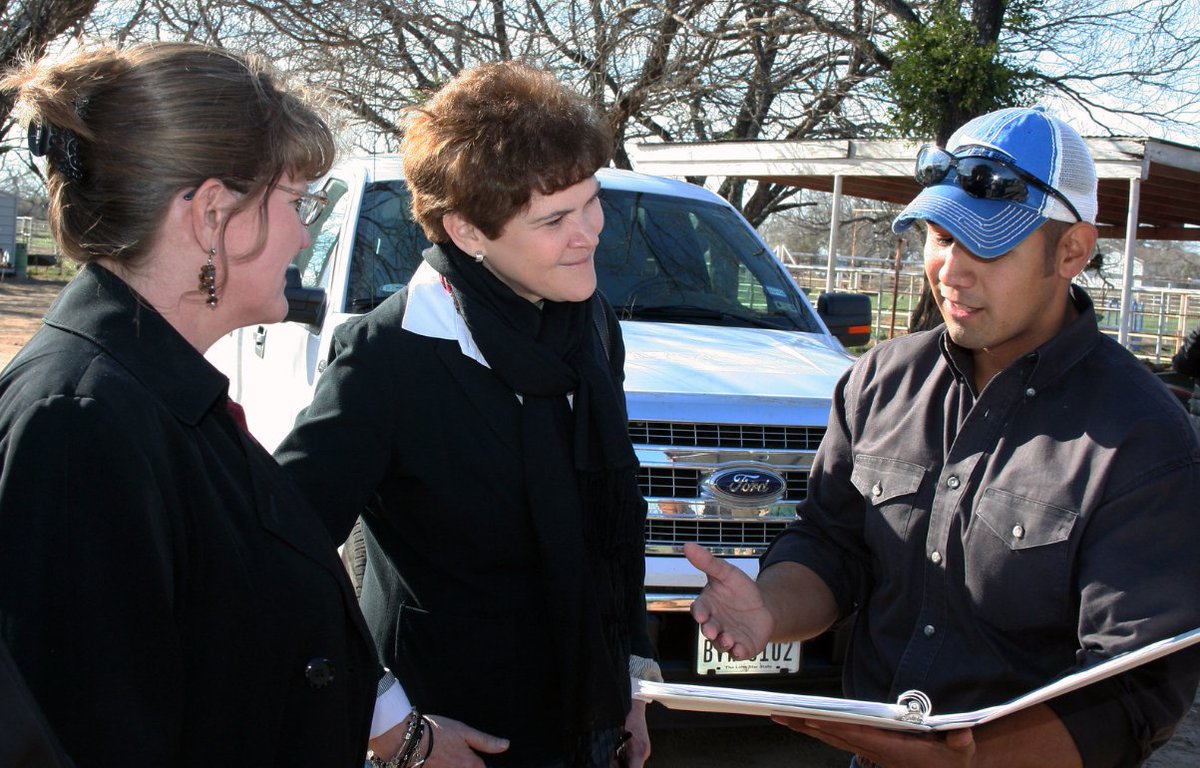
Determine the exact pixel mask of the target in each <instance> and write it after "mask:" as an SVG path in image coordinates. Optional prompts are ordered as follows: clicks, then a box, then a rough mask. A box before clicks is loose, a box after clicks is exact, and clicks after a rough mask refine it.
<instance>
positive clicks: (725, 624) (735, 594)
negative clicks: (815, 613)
mask: <svg viewBox="0 0 1200 768" xmlns="http://www.w3.org/2000/svg"><path fill="white" fill-rule="evenodd" d="M683 554H684V555H685V556H686V557H687V559H688V562H689V563H691V564H692V565H693V566H694V567H695V568H696V569H697V570H699V571H701V572H703V573H704V575H705V576H707V577H708V585H707V586H705V587H704V591H702V592H701V593H700V596H699V597H697V598H696V599H695V601H693V602H692V618H694V619H695V620H696V623H697V624H699V625H700V632H701V633H702V634H703V635H704V636H705V637H706V638H708V639H709V640H711V641H712V643H713V645H715V646H716V647H717V648H719V649H720V650H722V651H725V652H726V653H729V654H732V655H733V657H734V658H735V659H749V658H751V657H753V656H757V655H758V654H759V653H761V652H762V650H763V648H765V647H766V646H767V641H768V640H770V639H771V635H772V633H773V631H774V629H775V618H774V617H773V616H772V615H771V611H770V610H769V609H768V608H767V605H766V603H765V602H764V601H763V595H762V593H761V592H760V591H759V588H758V585H757V584H755V583H754V580H753V579H751V578H750V577H749V576H747V575H746V573H745V572H744V571H742V570H740V569H739V568H736V567H735V566H732V565H730V564H729V563H727V562H725V561H724V560H721V559H720V558H718V557H714V556H713V554H712V553H711V552H709V551H708V550H707V549H705V548H704V547H702V546H700V545H699V544H692V543H688V544H685V545H684V546H683Z"/></svg>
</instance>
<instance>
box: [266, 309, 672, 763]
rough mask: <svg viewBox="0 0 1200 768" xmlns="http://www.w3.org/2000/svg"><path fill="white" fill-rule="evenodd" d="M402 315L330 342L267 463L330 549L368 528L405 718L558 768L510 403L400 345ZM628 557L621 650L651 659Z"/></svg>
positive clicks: (552, 669) (477, 378)
mask: <svg viewBox="0 0 1200 768" xmlns="http://www.w3.org/2000/svg"><path fill="white" fill-rule="evenodd" d="M404 307H405V296H404V294H397V295H396V296H393V297H391V298H390V299H388V300H387V301H385V302H384V303H383V304H382V305H380V306H379V307H378V308H377V309H375V310H374V311H373V312H371V313H370V314H368V315H365V316H363V317H361V318H356V319H354V320H351V321H350V322H349V323H347V324H346V325H344V326H343V327H342V328H340V329H339V330H338V332H337V333H336V335H335V338H334V349H333V351H332V353H331V362H330V365H329V367H328V369H327V370H326V371H325V373H324V374H323V376H322V378H321V380H320V382H319V383H318V386H317V391H316V395H315V397H314V400H313V404H312V406H311V407H310V408H309V409H307V410H306V411H305V412H304V413H302V414H301V416H300V417H299V418H298V419H297V422H296V427H295V429H294V430H293V432H292V433H291V434H290V435H289V436H288V437H287V438H285V440H284V441H283V443H282V444H281V445H280V447H279V449H278V450H277V451H276V458H278V459H279V461H280V464H282V465H283V467H284V468H285V469H286V470H288V472H289V473H290V474H291V475H292V478H293V480H295V481H296V482H297V483H298V484H299V485H300V486H301V487H302V488H303V489H304V491H305V493H306V494H307V495H308V497H309V501H311V502H312V503H313V504H314V506H316V508H317V511H318V512H319V513H320V514H321V516H322V517H323V518H325V519H326V520H327V522H328V523H329V525H330V527H331V535H332V536H333V537H334V538H335V539H336V538H338V537H343V536H345V535H346V534H347V533H348V532H349V530H350V527H351V526H352V525H353V523H354V521H355V518H356V517H357V516H358V515H359V513H360V512H362V513H363V518H364V520H365V522H366V539H367V554H368V565H367V571H366V576H365V578H364V583H363V592H362V605H363V611H364V613H365V614H366V616H367V623H368V624H369V625H370V626H371V631H372V633H373V634H374V636H375V641H376V645H377V647H378V648H379V651H380V654H381V655H382V657H383V661H384V663H385V664H386V665H387V666H388V667H389V668H391V669H392V670H393V671H394V672H395V673H396V676H397V677H398V678H399V680H400V681H401V683H402V684H403V686H404V689H405V691H406V693H407V694H408V695H409V697H410V698H411V700H412V701H413V703H414V704H415V705H416V706H417V707H418V708H419V709H421V710H422V711H424V712H428V713H431V714H443V715H447V716H449V717H453V718H455V719H458V720H462V721H463V722H465V723H467V724H468V725H470V726H473V727H475V728H479V729H481V730H484V731H486V732H489V733H492V734H494V735H497V736H501V737H504V738H508V739H510V740H511V747H510V749H509V751H508V752H506V753H505V754H503V755H500V756H496V757H491V756H488V757H487V758H486V759H487V760H488V763H489V764H495V765H536V764H539V763H542V762H546V761H548V760H550V759H554V758H561V757H562V755H563V752H562V750H561V744H562V739H563V736H564V733H565V728H566V726H565V724H564V723H563V712H564V709H565V707H564V706H563V701H562V696H563V694H562V691H561V690H560V677H559V672H558V669H557V667H556V658H557V654H556V649H555V647H554V638H555V632H554V628H553V623H552V622H553V620H554V616H553V615H552V614H553V611H552V610H550V609H549V607H548V605H547V595H548V592H549V590H548V588H547V583H546V578H545V572H544V570H543V569H544V567H545V566H544V564H543V563H542V562H541V560H540V557H539V555H538V537H537V534H536V532H535V531H534V528H533V523H532V516H531V512H530V508H529V504H528V499H527V497H526V493H525V487H524V473H523V470H522V460H523V459H522V455H521V447H520V445H521V441H520V431H519V430H520V422H519V418H520V411H519V409H520V403H519V401H518V400H517V398H516V396H515V394H514V393H513V391H512V390H511V389H509V388H508V387H507V386H505V385H504V384H503V383H502V382H501V381H500V379H499V378H498V377H497V376H496V375H495V374H494V373H493V372H492V371H491V370H490V369H489V368H486V367H485V366H483V365H481V364H480V363H478V362H476V361H475V360H473V359H471V358H469V357H467V356H465V355H464V354H463V353H462V351H461V350H460V348H459V346H458V342H457V341H454V340H448V339H440V338H432V337H427V336H421V335H417V334H414V333H411V332H409V331H406V330H404V329H402V328H401V322H402V318H403V316H404ZM608 323H609V327H608V329H607V334H608V336H609V339H610V343H609V347H610V352H609V360H608V361H607V364H608V365H609V367H610V369H611V370H612V372H613V376H614V377H615V378H616V379H617V380H618V381H619V380H620V378H621V375H622V374H621V370H622V365H623V362H624V347H623V345H622V342H621V337H620V328H619V326H618V325H617V323H616V319H615V317H614V316H612V314H611V310H609V315H608ZM597 348H598V349H599V348H600V345H597ZM598 354H604V352H603V350H602V349H600V350H599V351H598ZM364 508H365V511H364ZM640 525H641V523H640V522H639V523H638V526H639V527H638V530H637V531H636V533H635V535H634V536H631V537H630V538H631V539H632V540H634V541H635V542H640V541H641V540H642V537H641V528H640ZM635 546H636V547H637V551H636V552H635V553H633V557H632V560H633V561H634V562H636V563H638V564H639V571H638V573H636V574H631V576H632V577H633V578H632V583H634V584H636V589H637V592H636V594H635V595H632V596H631V598H630V600H629V604H630V605H632V606H635V609H636V612H637V615H636V616H633V617H631V618H630V621H629V624H630V626H632V627H634V628H635V629H634V631H635V636H634V637H632V638H631V641H632V643H633V652H634V653H637V654H639V655H643V656H653V649H652V647H651V646H650V643H649V640H648V639H647V638H646V636H645V602H644V599H643V593H642V591H641V580H642V573H641V571H640V564H641V563H642V562H643V560H642V557H643V552H642V548H641V546H640V545H636V544H635ZM580 567H584V566H583V564H582V563H581V564H580ZM588 662H589V663H594V664H600V663H603V660H600V659H590V660H588Z"/></svg>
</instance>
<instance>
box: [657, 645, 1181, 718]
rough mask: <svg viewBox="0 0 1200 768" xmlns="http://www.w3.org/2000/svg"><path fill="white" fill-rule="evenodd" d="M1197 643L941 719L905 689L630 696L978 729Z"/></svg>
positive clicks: (667, 686) (692, 688)
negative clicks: (860, 696)
mask: <svg viewBox="0 0 1200 768" xmlns="http://www.w3.org/2000/svg"><path fill="white" fill-rule="evenodd" d="M1198 642H1200V627H1197V628H1196V629H1192V630H1189V631H1187V632H1183V633H1182V634H1178V635H1175V636H1174V637H1169V638H1167V639H1165V640H1159V641H1158V642H1155V643H1151V644H1149V645H1146V646H1143V647H1141V648H1139V649H1137V650H1134V651H1128V652H1126V653H1123V654H1121V655H1119V656H1114V657H1112V658H1111V659H1106V660H1104V661H1102V662H1100V663H1098V664H1094V665H1092V666H1090V667H1087V668H1086V669H1083V670H1080V671H1079V672H1074V673H1072V674H1070V675H1067V676H1065V677H1062V678H1059V679H1058V680H1055V681H1054V682H1052V683H1049V684H1047V685H1044V686H1042V687H1041V688H1038V689H1036V690H1034V691H1030V692H1029V693H1026V694H1024V695H1023V696H1018V697H1017V698H1015V699H1012V700H1011V701H1008V702H1005V703H1004V704H997V705H995V706H992V707H985V708H983V709H977V710H974V711H972V712H957V713H953V714H945V715H938V714H933V703H932V702H931V701H930V700H929V697H928V696H926V695H925V694H924V693H921V692H920V691H906V692H905V693H903V694H901V696H900V698H899V699H898V700H897V701H896V703H895V704H889V703H887V702H875V701H859V700H857V699H840V698H833V697H828V696H808V695H804V694H789V693H774V692H771V691H753V690H746V689H741V688H720V687H715V686H709V685H679V684H673V683H653V682H649V681H646V680H635V681H634V683H635V685H634V695H636V696H637V697H638V698H640V699H644V700H646V701H657V702H659V703H661V704H663V705H665V706H667V707H670V708H671V709H686V710H692V711H696V712H728V713H733V714H743V715H763V716H770V715H782V716H784V717H804V718H808V719H810V720H829V721H835V722H845V723H857V724H859V725H870V726H873V727H875V728H885V729H888V730H895V731H948V730H953V729H955V728H971V727H974V726H976V725H982V724H983V723H986V722H988V721H990V720H996V719H998V718H1001V717H1004V716H1005V715H1008V714H1011V713H1013V712H1016V711H1018V710H1021V709H1024V708H1025V707H1029V706H1033V705H1034V704H1040V703H1042V702H1044V701H1047V700H1049V699H1052V698H1054V697H1055V696H1060V695H1062V694H1064V693H1067V692H1068V691H1074V690H1076V689H1078V688H1082V687H1084V686H1085V685H1088V684H1090V683H1094V682H1096V681H1097V680H1103V679H1104V678H1106V677H1111V676H1112V675H1116V674H1119V673H1121V672H1124V671H1126V670H1128V669H1132V668H1134V667H1136V666H1139V665H1141V664H1145V663H1147V662H1149V661H1153V660H1155V659H1158V658H1162V657H1163V656H1166V655H1167V654H1170V653H1174V652H1175V651H1179V650H1182V649H1184V648H1187V647H1188V646H1190V645H1193V644H1195V643H1198Z"/></svg>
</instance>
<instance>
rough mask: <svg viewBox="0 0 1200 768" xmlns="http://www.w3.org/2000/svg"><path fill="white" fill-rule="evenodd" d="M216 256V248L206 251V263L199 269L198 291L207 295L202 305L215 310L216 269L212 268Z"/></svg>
mask: <svg viewBox="0 0 1200 768" xmlns="http://www.w3.org/2000/svg"><path fill="white" fill-rule="evenodd" d="M216 255H217V249H216V248H209V249H208V263H207V264H205V265H204V266H203V267H200V290H202V291H204V292H205V293H207V294H208V298H206V299H205V300H204V303H205V304H207V305H208V308H209V309H216V308H217V268H216V267H215V266H213V257H214V256H216Z"/></svg>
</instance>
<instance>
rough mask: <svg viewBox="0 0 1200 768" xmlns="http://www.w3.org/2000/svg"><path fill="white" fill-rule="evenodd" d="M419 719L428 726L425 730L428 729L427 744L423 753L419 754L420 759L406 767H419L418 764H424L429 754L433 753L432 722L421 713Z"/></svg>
mask: <svg viewBox="0 0 1200 768" xmlns="http://www.w3.org/2000/svg"><path fill="white" fill-rule="evenodd" d="M421 719H423V720H425V722H426V725H427V726H428V727H427V728H426V730H427V731H429V744H427V745H426V746H425V754H424V755H422V756H421V759H420V760H418V761H417V762H415V763H413V764H412V765H410V766H408V768H419V766H422V765H425V761H426V760H428V759H429V756H430V755H431V754H433V731H434V728H433V722H432V721H430V720H429V719H428V718H426V717H424V715H422V718H421Z"/></svg>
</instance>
